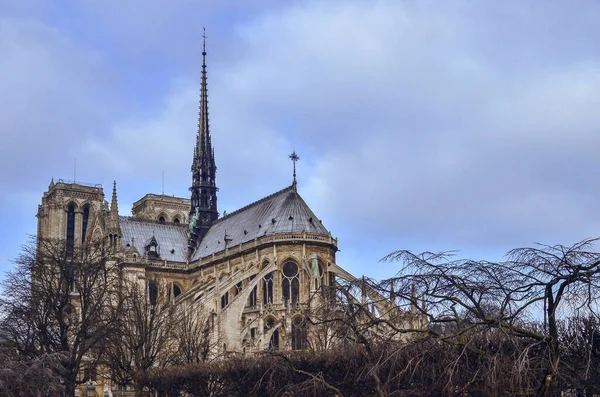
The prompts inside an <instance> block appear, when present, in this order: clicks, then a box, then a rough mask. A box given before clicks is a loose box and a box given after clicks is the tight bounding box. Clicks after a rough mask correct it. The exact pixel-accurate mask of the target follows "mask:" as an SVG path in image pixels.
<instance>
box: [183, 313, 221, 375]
mask: <svg viewBox="0 0 600 397" xmlns="http://www.w3.org/2000/svg"><path fill="white" fill-rule="evenodd" d="M210 316H211V314H210V313H208V314H207V313H205V312H204V310H203V308H202V307H201V306H198V305H191V304H189V302H181V303H180V304H178V305H177V322H176V324H175V326H174V328H173V341H172V343H173V344H174V346H175V349H174V351H173V354H172V355H171V363H172V364H174V365H190V364H199V363H202V362H206V361H209V360H210V359H211V358H212V356H214V351H215V350H216V347H217V344H218V340H211V326H210V321H211V318H210Z"/></svg>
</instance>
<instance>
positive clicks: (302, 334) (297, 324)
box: [292, 317, 308, 350]
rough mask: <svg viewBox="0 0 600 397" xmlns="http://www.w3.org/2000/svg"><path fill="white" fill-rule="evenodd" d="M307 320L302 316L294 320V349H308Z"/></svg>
mask: <svg viewBox="0 0 600 397" xmlns="http://www.w3.org/2000/svg"><path fill="white" fill-rule="evenodd" d="M306 327H307V324H306V320H305V319H303V318H302V317H296V318H295V319H294V321H293V322H292V350H304V349H306V342H307V339H308V332H307V329H306Z"/></svg>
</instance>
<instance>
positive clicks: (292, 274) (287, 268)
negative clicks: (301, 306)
mask: <svg viewBox="0 0 600 397" xmlns="http://www.w3.org/2000/svg"><path fill="white" fill-rule="evenodd" d="M281 273H283V280H282V281H281V295H282V298H283V303H284V304H285V305H288V304H290V303H291V304H296V303H298V301H299V300H300V281H299V280H298V265H296V264H295V263H294V262H286V263H285V265H283V269H282V271H281Z"/></svg>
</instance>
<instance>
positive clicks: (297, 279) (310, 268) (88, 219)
mask: <svg viewBox="0 0 600 397" xmlns="http://www.w3.org/2000/svg"><path fill="white" fill-rule="evenodd" d="M203 55H204V56H206V51H204V52H203ZM208 128H209V124H208V93H207V85H206V63H205V61H204V62H203V73H202V89H201V98H200V115H199V129H198V132H197V139H196V145H195V148H194V149H193V161H192V186H191V187H190V191H191V197H190V198H179V197H170V196H165V195H157V194H146V195H145V196H143V197H142V198H141V199H140V200H138V201H136V202H135V203H134V204H133V208H132V216H129V217H128V216H121V215H119V210H118V202H117V187H116V182H115V184H114V185H113V191H112V197H111V202H110V205H109V203H108V201H107V200H106V198H105V195H104V190H103V188H102V186H100V185H93V186H86V185H83V184H80V183H75V182H69V181H64V180H58V181H57V182H56V183H55V182H54V181H52V182H51V183H50V186H49V187H48V191H47V192H46V193H44V195H43V197H42V203H41V205H40V206H39V208H38V213H37V217H38V233H37V234H38V237H39V238H55V239H66V240H67V242H68V243H69V241H70V244H73V245H74V246H79V245H81V244H83V243H85V242H86V241H88V240H89V239H93V240H97V239H103V240H104V241H105V243H106V244H107V245H108V246H110V247H112V249H113V250H114V252H115V255H114V257H115V260H116V261H117V263H118V264H119V265H120V266H121V268H122V269H123V271H124V274H125V275H126V277H128V278H130V279H131V280H138V281H139V282H140V283H146V284H148V283H150V282H158V283H160V284H162V285H163V286H164V287H166V290H167V291H169V294H168V295H169V299H172V301H173V302H174V304H176V305H180V304H181V305H184V304H185V305H188V306H189V307H191V308H192V309H193V310H195V311H196V312H197V313H198V315H202V316H208V317H209V318H210V319H211V320H210V324H211V329H210V332H211V338H212V340H213V341H214V342H215V343H214V346H215V348H214V352H213V354H214V355H217V356H223V355H226V354H228V353H230V352H239V353H249V352H257V351H260V350H264V349H267V348H279V349H305V348H307V343H308V342H309V341H308V340H307V336H306V333H302V332H299V331H298V329H299V327H300V325H301V323H302V320H303V319H304V317H305V315H306V313H307V312H308V311H309V310H310V309H311V307H310V306H311V305H315V304H316V303H318V302H317V301H316V300H315V299H313V298H314V296H315V292H316V291H317V290H319V289H320V287H321V286H322V285H325V286H326V285H332V284H334V283H335V282H336V279H337V278H340V277H341V278H344V279H348V280H349V279H352V276H351V275H350V274H348V273H347V272H345V271H344V270H343V269H342V268H340V267H339V266H338V265H337V264H336V251H337V250H338V248H337V240H336V239H335V238H333V237H332V236H331V233H330V232H329V231H328V230H327V229H326V228H325V227H324V226H323V224H322V222H321V220H320V219H319V218H318V217H317V216H316V215H315V214H314V213H313V212H312V210H311V209H310V207H309V206H308V205H307V204H306V203H305V202H304V200H303V199H302V198H301V196H300V195H299V193H298V191H297V186H296V180H295V168H294V180H293V183H292V185H291V186H289V187H286V188H284V189H282V190H281V191H279V192H276V193H274V194H272V195H269V196H266V197H265V198H263V199H260V200H258V201H256V202H254V203H251V204H249V205H247V206H245V207H243V208H241V209H240V210H238V211H235V212H233V213H231V214H228V215H226V216H221V217H219V214H218V212H217V196H216V192H217V190H218V189H217V188H216V165H215V158H214V150H213V148H212V145H211V143H210V142H211V139H210V133H209V131H208ZM191 151H192V148H190V152H191ZM292 159H293V160H294V161H295V160H297V159H298V158H297V156H295V153H294V156H293V158H292ZM151 280H152V281H151ZM146 287H148V285H146ZM99 387H104V386H102V385H99ZM105 390H108V392H109V393H110V389H106V388H105Z"/></svg>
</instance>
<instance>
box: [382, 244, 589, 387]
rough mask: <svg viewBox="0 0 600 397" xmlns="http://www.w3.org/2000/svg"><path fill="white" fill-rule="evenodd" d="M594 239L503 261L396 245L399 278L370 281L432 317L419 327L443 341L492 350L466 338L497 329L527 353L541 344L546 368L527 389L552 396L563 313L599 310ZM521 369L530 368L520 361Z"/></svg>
mask: <svg viewBox="0 0 600 397" xmlns="http://www.w3.org/2000/svg"><path fill="white" fill-rule="evenodd" d="M595 241H596V240H584V241H582V242H580V243H577V244H575V245H573V246H570V247H567V246H562V245H557V246H548V245H538V246H537V247H534V248H521V249H515V250H512V251H510V252H509V254H508V259H507V260H506V261H504V262H487V261H472V260H454V259H453V257H452V253H440V254H433V253H424V254H421V255H415V254H413V253H411V252H409V251H396V252H394V253H392V254H390V255H388V256H387V257H386V258H384V260H386V261H400V262H402V266H401V269H400V272H399V273H398V276H397V277H394V278H392V279H390V280H386V281H385V282H383V283H377V284H373V285H371V287H372V288H375V289H379V290H380V291H386V292H387V293H389V291H390V290H392V289H393V290H394V294H395V296H396V297H397V298H398V299H397V300H396V302H397V303H398V304H400V305H404V307H405V309H407V310H415V309H416V310H418V313H419V314H420V315H422V316H424V317H425V318H427V322H428V327H426V328H425V329H423V330H422V331H418V330H415V332H416V333H419V332H421V333H422V334H423V335H427V336H434V337H435V338H437V339H438V340H440V341H443V342H444V343H451V344H454V345H456V346H464V348H465V349H467V350H470V351H472V352H475V353H480V354H481V355H483V356H485V355H488V356H489V351H484V350H481V349H479V350H480V351H478V348H477V346H476V344H474V343H472V342H471V340H472V339H471V338H469V336H471V335H477V336H479V337H480V336H481V335H484V334H485V333H486V332H488V331H486V330H490V329H494V330H498V331H500V332H501V333H503V334H504V335H507V336H509V337H511V338H512V339H511V340H512V341H514V338H519V339H522V340H523V341H525V340H526V341H528V343H526V346H520V349H522V356H523V357H525V356H526V355H528V354H529V353H531V352H532V351H533V350H534V349H537V350H538V351H537V352H536V355H535V357H537V358H540V359H542V361H543V363H538V364H539V365H543V366H544V368H545V370H544V371H543V372H541V374H540V372H539V371H538V372H536V373H537V374H538V379H535V383H532V384H528V385H526V386H525V387H526V388H531V387H534V386H535V387H536V389H537V394H538V395H540V396H548V395H549V394H550V391H551V388H552V385H553V382H554V381H555V378H556V375H557V374H558V372H559V368H560V367H559V363H560V358H561V348H560V343H559V340H560V336H561V335H560V334H559V332H560V330H559V319H560V318H561V316H563V317H564V316H566V315H568V314H572V313H588V314H590V313H596V309H597V308H598V299H600V290H599V286H600V266H599V265H600V253H596V252H593V251H591V248H592V245H593V244H594V243H595ZM536 317H539V319H540V321H539V322H536V321H535V319H536ZM540 323H541V325H540ZM540 349H541V351H539V350H540ZM518 369H519V370H520V371H526V370H528V369H531V367H530V366H528V365H525V364H524V363H523V362H521V363H520V365H519V368H518ZM521 373H523V372H521ZM521 387H523V384H521Z"/></svg>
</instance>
